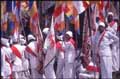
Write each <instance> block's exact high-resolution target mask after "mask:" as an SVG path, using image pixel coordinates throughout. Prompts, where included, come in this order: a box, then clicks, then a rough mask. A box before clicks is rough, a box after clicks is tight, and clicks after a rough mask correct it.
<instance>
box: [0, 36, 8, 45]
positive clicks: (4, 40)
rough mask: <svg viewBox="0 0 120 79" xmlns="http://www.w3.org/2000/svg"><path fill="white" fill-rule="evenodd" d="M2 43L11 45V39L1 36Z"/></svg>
mask: <svg viewBox="0 0 120 79" xmlns="http://www.w3.org/2000/svg"><path fill="white" fill-rule="evenodd" d="M1 43H2V44H3V45H6V46H9V39H7V38H3V37H2V38H1Z"/></svg>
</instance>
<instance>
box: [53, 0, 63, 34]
mask: <svg viewBox="0 0 120 79" xmlns="http://www.w3.org/2000/svg"><path fill="white" fill-rule="evenodd" d="M64 7H65V6H64V3H63V4H62V3H60V2H57V3H56V6H55V9H54V12H53V18H54V23H55V26H54V28H55V30H56V31H59V32H62V31H63V30H64V29H65V20H64Z"/></svg>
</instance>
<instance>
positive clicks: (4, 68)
mask: <svg viewBox="0 0 120 79" xmlns="http://www.w3.org/2000/svg"><path fill="white" fill-rule="evenodd" d="M5 56H7V58H8V60H9V61H10V63H11V61H12V51H11V49H10V48H9V47H2V48H1V76H3V77H7V76H9V75H10V74H11V73H12V70H11V67H10V64H9V63H8V62H7V61H6V59H5Z"/></svg>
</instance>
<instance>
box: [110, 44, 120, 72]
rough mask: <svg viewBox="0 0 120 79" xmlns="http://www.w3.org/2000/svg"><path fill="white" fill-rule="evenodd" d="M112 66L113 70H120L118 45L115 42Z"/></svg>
mask: <svg viewBox="0 0 120 79" xmlns="http://www.w3.org/2000/svg"><path fill="white" fill-rule="evenodd" d="M112 62H113V64H112V68H113V72H115V71H118V70H119V53H118V51H117V46H116V45H115V44H113V45H112Z"/></svg>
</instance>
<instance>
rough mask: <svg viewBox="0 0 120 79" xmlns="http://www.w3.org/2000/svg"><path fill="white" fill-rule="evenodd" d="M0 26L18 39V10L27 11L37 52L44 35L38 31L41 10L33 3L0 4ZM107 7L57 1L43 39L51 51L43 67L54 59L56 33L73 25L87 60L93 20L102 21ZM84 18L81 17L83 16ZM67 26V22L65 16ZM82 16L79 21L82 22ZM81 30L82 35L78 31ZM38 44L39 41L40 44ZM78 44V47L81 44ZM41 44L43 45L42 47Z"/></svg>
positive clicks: (108, 2)
mask: <svg viewBox="0 0 120 79" xmlns="http://www.w3.org/2000/svg"><path fill="white" fill-rule="evenodd" d="M1 5H2V6H1V10H2V11H1V20H2V22H1V24H2V28H1V29H2V31H7V30H9V33H10V35H13V36H14V37H18V35H19V32H20V29H21V27H23V26H22V25H21V11H22V9H23V8H24V10H28V11H29V16H30V21H29V23H30V26H28V27H29V28H30V31H31V32H32V33H33V34H34V35H35V36H36V37H37V41H38V50H40V48H42V47H39V46H41V43H42V41H43V36H42V33H41V29H40V23H39V19H40V13H39V10H40V8H38V7H37V2H36V1H1ZM109 8H110V1H56V4H55V8H54V11H53V14H52V15H51V16H52V21H51V26H50V32H49V34H48V35H47V37H46V39H45V44H47V46H48V48H51V49H52V50H50V51H51V52H53V54H51V55H50V56H51V57H48V59H47V61H46V62H45V63H46V65H47V64H48V63H49V62H50V61H51V60H52V59H53V57H54V56H55V51H56V46H55V43H56V42H55V32H59V33H62V34H64V33H63V32H64V31H67V30H70V26H69V24H70V23H71V24H73V25H74V26H73V28H74V30H75V32H76V33H77V34H79V33H82V34H80V36H77V37H78V38H79V37H81V39H82V40H81V39H80V38H79V39H77V40H75V41H76V42H77V41H78V40H79V41H80V42H81V41H82V42H83V43H82V45H81V46H82V48H83V51H84V52H83V53H84V54H86V55H85V56H86V57H85V59H86V58H88V57H87V56H88V52H89V51H88V47H87V46H88V45H87V44H88V43H89V42H88V39H89V36H90V35H91V31H94V30H93V29H95V31H96V29H97V27H96V26H95V23H96V17H99V18H100V20H101V21H105V17H106V15H107V11H109ZM83 15H84V16H83ZM65 16H66V17H67V19H68V23H67V21H66V17H65ZM81 17H82V19H81ZM81 31H82V32H81ZM40 41H41V42H40ZM79 41H78V44H81V43H80V42H79ZM42 45H43V44H42Z"/></svg>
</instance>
